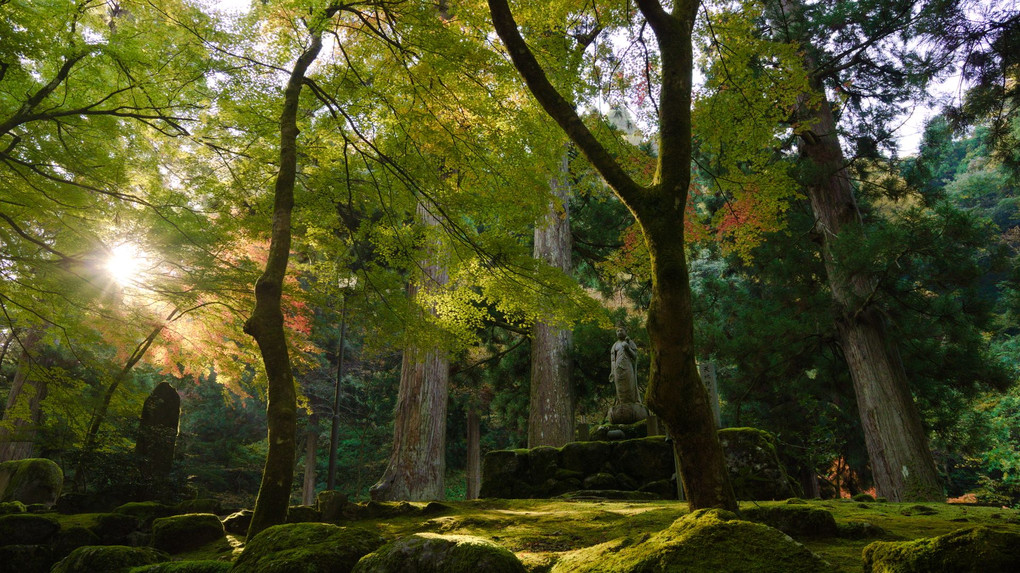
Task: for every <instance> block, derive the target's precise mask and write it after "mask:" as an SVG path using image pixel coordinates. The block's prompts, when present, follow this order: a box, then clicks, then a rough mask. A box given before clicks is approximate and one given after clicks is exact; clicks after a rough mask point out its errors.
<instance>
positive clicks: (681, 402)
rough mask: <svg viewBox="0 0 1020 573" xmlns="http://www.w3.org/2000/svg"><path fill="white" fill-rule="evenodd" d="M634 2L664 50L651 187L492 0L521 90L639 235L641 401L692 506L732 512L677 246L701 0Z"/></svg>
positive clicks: (503, 5)
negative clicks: (635, 175) (642, 264)
mask: <svg viewBox="0 0 1020 573" xmlns="http://www.w3.org/2000/svg"><path fill="white" fill-rule="evenodd" d="M637 5H638V9H639V10H640V12H641V14H642V15H643V16H644V18H645V20H646V22H647V24H648V26H649V28H650V29H651V30H652V33H653V34H654V35H655V38H656V41H657V43H658V47H659V52H660V53H661V55H662V65H661V70H660V71H661V91H660V98H659V101H660V106H659V150H660V152H659V157H658V165H657V172H656V175H655V178H654V180H653V182H652V183H651V184H649V185H641V184H639V183H637V182H636V181H634V180H633V179H632V178H631V177H630V175H628V174H627V172H626V171H625V170H624V168H623V166H622V165H620V164H619V163H618V162H617V161H616V159H615V158H614V157H613V155H612V154H611V153H610V152H609V151H608V150H607V149H606V148H605V147H604V146H603V145H602V144H601V143H599V141H598V140H597V139H596V138H595V136H594V135H593V134H592V133H591V132H590V131H589V130H588V128H587V127H586V126H585V125H584V123H583V122H582V120H581V118H580V117H579V116H578V115H577V112H576V106H575V105H574V104H573V103H572V102H569V101H567V100H566V99H565V98H564V97H563V96H562V95H561V94H560V93H559V92H558V91H557V90H556V88H555V87H553V86H552V84H551V83H550V82H549V80H548V78H547V77H546V75H545V72H544V70H543V69H542V67H541V66H540V65H539V63H538V62H537V61H536V60H535V57H534V55H533V54H532V53H531V51H530V49H529V48H528V46H527V44H526V43H525V42H524V39H523V38H522V37H521V35H520V32H519V31H518V29H517V23H516V22H515V21H514V19H513V15H512V14H511V12H510V8H509V6H508V5H507V2H506V0H489V10H490V13H491V15H492V21H493V24H494V25H495V28H496V32H497V34H499V36H500V38H501V39H502V40H503V43H504V44H505V45H506V46H507V51H508V53H509V55H510V58H511V60H512V61H513V63H514V66H515V67H516V68H517V70H518V71H519V72H520V74H521V76H522V77H523V78H524V81H525V82H526V83H527V85H528V88H529V89H530V90H531V92H532V93H533V94H534V95H535V97H536V99H537V100H538V101H539V103H540V104H541V105H542V107H543V108H544V109H545V111H546V112H547V113H548V114H549V115H550V116H552V118H553V119H554V120H556V122H557V123H558V124H559V125H560V127H561V128H562V129H563V131H564V132H565V133H566V134H567V135H568V136H569V137H570V139H571V140H572V141H573V142H574V143H575V144H576V145H577V147H578V148H579V149H580V150H581V151H582V152H583V153H584V154H585V156H586V157H587V158H588V160H589V161H591V163H592V165H594V166H595V168H596V169H597V170H598V171H599V173H600V174H601V175H602V176H603V177H604V178H605V180H606V181H607V182H608V183H609V185H610V186H611V187H612V188H613V191H614V192H615V193H616V195H617V196H618V197H619V198H620V200H621V201H623V203H624V204H626V205H627V207H628V208H629V209H630V211H631V213H633V215H634V217H635V218H636V219H637V221H638V223H639V224H640V226H641V229H642V231H643V232H644V237H645V242H646V245H647V246H648V252H649V254H650V258H651V269H652V300H651V305H650V307H649V310H648V325H647V327H648V335H649V340H650V343H651V376H650V380H649V384H648V393H647V399H648V406H649V407H650V408H651V409H652V411H653V412H655V413H656V414H657V415H658V416H659V418H660V419H661V420H662V422H663V423H664V424H665V425H666V427H667V429H668V430H669V433H670V435H672V436H673V437H674V442H673V443H674V449H675V450H676V454H677V456H678V459H679V460H680V462H681V470H682V474H683V481H684V485H685V488H686V492H687V499H688V502H689V504H690V507H691V508H692V509H698V508H705V507H719V508H723V509H728V510H731V511H739V508H738V506H737V500H736V497H735V496H734V495H733V488H732V487H731V485H730V481H729V475H728V472H727V468H726V463H725V457H724V456H723V451H722V447H721V446H720V444H719V438H718V435H717V434H716V428H715V423H714V419H713V416H712V409H711V407H710V405H709V400H708V392H707V391H706V390H705V386H704V384H702V382H701V378H700V376H699V375H698V368H697V365H696V364H695V361H694V323H693V315H692V308H691V289H690V281H689V277H688V274H687V260H686V255H685V253H684V235H683V229H684V207H685V205H686V202H687V192H688V187H689V185H690V180H691V170H690V162H691V83H692V64H693V51H692V47H691V32H692V30H693V26H694V20H695V17H696V15H697V10H698V7H699V6H700V3H699V2H696V1H694V0H677V1H676V2H673V4H672V7H671V9H666V8H665V7H663V6H662V5H661V4H659V2H657V1H655V0H638V2H637Z"/></svg>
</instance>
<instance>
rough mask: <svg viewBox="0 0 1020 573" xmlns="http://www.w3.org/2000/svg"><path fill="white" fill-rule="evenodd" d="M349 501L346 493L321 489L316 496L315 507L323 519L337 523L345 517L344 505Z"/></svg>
mask: <svg viewBox="0 0 1020 573" xmlns="http://www.w3.org/2000/svg"><path fill="white" fill-rule="evenodd" d="M349 501H350V500H348V499H347V496H346V495H345V494H343V493H340V492H338V491H320V492H319V495H317V496H315V507H316V509H318V510H319V515H321V516H322V521H324V522H326V523H336V522H337V521H339V520H340V519H341V518H343V510H344V506H345V505H347V504H348V503H349Z"/></svg>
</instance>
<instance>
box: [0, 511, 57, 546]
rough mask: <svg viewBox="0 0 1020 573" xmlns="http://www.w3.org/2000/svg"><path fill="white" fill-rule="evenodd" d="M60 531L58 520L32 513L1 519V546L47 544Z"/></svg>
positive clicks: (16, 514)
mask: <svg viewBox="0 0 1020 573" xmlns="http://www.w3.org/2000/svg"><path fill="white" fill-rule="evenodd" d="M58 530H60V523H58V522H57V520H55V519H52V518H49V517H44V516H42V515H34V514H31V513H14V514H11V515H4V516H2V517H0V545H36V544H39V543H46V542H47V541H48V540H49V538H50V537H52V536H53V534H54V533H56V532H57V531H58Z"/></svg>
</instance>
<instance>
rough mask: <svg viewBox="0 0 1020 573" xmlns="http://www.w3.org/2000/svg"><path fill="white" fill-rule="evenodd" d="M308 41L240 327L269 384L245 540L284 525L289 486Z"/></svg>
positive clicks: (292, 89) (289, 94) (291, 84)
mask: <svg viewBox="0 0 1020 573" xmlns="http://www.w3.org/2000/svg"><path fill="white" fill-rule="evenodd" d="M311 40H312V42H311V45H310V46H309V47H308V48H307V49H306V50H305V51H304V52H303V53H302V54H301V55H300V56H299V57H298V59H297V62H296V63H295V64H294V69H293V70H292V71H291V74H290V79H289V80H288V82H287V87H286V90H285V91H284V101H283V112H282V113H281V114H280V171H279V173H278V174H277V176H276V188H275V198H274V202H273V229H272V234H271V236H270V242H269V257H268V259H267V260H266V268H265V271H264V272H263V273H262V276H261V277H259V279H258V281H257V282H256V283H255V310H254V311H252V314H251V317H250V318H248V320H247V322H245V324H244V331H245V332H246V333H248V334H249V335H251V336H252V337H253V338H254V339H255V342H256V343H257V344H258V346H259V352H260V353H261V354H262V363H263V365H264V366H265V368H266V377H267V378H268V380H269V392H268V395H269V400H268V404H267V406H266V422H267V425H268V433H269V451H268V452H267V453H266V465H265V468H264V469H263V471H262V483H261V484H260V486H259V493H258V497H257V498H256V499H255V511H254V514H253V515H252V519H251V525H249V527H248V538H249V539H250V538H251V537H253V536H254V535H255V534H257V533H259V532H260V531H262V530H263V529H265V528H267V527H270V526H272V525H278V524H282V523H284V522H285V521H286V520H287V508H288V506H289V505H290V489H291V485H292V484H293V481H294V459H295V452H296V450H297V443H296V434H297V429H296V416H297V391H296V389H295V387H294V374H293V372H292V371H291V366H290V353H289V352H288V349H287V339H286V336H285V334H284V327H283V309H282V307H281V299H282V296H283V279H284V276H285V275H286V273H287V263H288V260H289V258H290V241H291V229H290V227H291V224H290V221H291V212H292V211H293V209H294V182H295V178H296V175H297V136H298V127H297V114H298V101H299V98H300V96H301V87H302V84H303V82H304V77H305V71H306V70H307V69H308V67H309V66H310V65H311V64H312V62H314V61H315V58H316V57H317V56H318V55H319V50H320V49H322V38H321V32H316V31H313V32H312V38H311Z"/></svg>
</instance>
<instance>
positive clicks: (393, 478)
mask: <svg viewBox="0 0 1020 573" xmlns="http://www.w3.org/2000/svg"><path fill="white" fill-rule="evenodd" d="M418 218H419V220H420V221H422V222H423V223H425V224H426V225H428V226H433V227H434V226H438V225H439V220H438V219H436V218H435V217H434V216H433V215H432V214H431V213H429V212H428V211H427V210H426V209H425V206H424V205H423V204H421V203H419V204H418ZM420 267H421V269H422V275H423V276H422V280H421V285H422V286H419V285H418V284H416V283H415V282H412V283H411V284H409V285H408V289H407V290H408V297H409V298H411V299H412V300H413V299H414V298H415V297H416V296H417V294H418V292H419V289H421V288H425V289H428V288H438V287H442V286H443V285H445V284H446V283H447V282H448V281H449V276H448V275H447V272H446V268H445V267H444V266H443V265H442V264H440V263H438V262H435V261H427V260H425V261H421V264H420ZM422 312H428V311H427V310H424V309H423V310H422ZM449 378H450V361H449V358H448V357H447V355H446V351H445V350H444V349H442V348H440V347H438V346H431V347H427V348H422V347H420V346H419V345H418V344H409V345H408V346H407V347H406V348H404V355H403V362H402V363H401V367H400V389H399V390H398V392H397V405H396V410H395V412H394V419H393V451H392V453H391V454H390V459H389V463H388V464H387V465H386V470H385V471H384V472H383V475H382V477H381V478H380V479H379V481H378V482H377V483H376V484H375V485H373V486H372V488H371V489H370V490H369V493H370V495H371V497H372V499H374V500H378V501H393V500H408V501H425V500H436V499H443V498H444V497H445V481H444V476H445V474H446V409H447V402H448V398H449V393H450V390H449Z"/></svg>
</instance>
